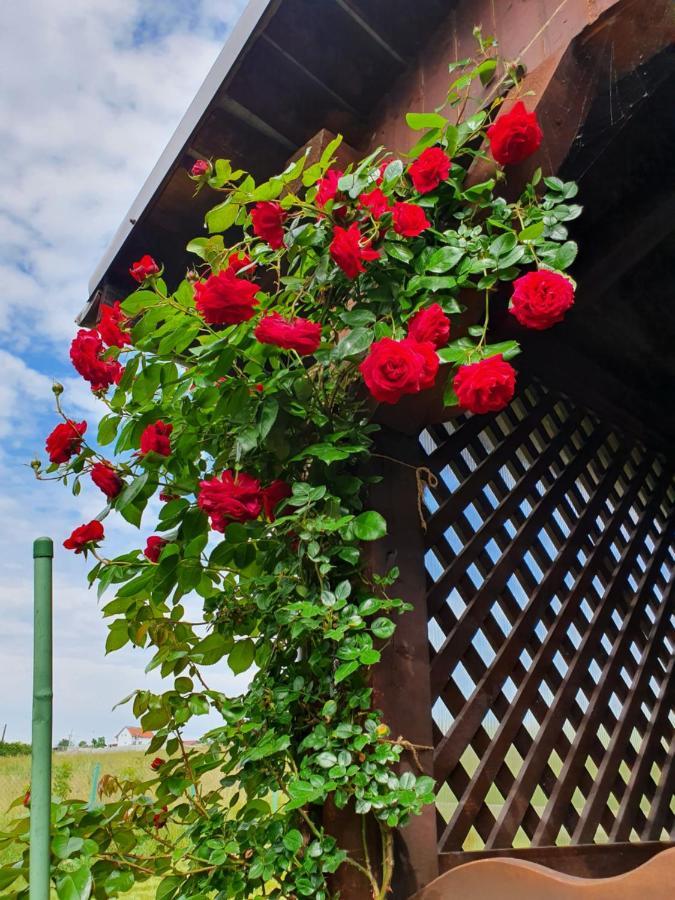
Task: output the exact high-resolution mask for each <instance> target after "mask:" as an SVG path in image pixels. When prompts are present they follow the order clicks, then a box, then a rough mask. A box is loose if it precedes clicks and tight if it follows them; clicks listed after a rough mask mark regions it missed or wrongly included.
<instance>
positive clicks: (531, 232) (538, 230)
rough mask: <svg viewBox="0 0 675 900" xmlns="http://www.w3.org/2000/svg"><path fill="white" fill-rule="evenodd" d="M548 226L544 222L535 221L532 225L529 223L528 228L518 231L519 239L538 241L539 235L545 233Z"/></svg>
mask: <svg viewBox="0 0 675 900" xmlns="http://www.w3.org/2000/svg"><path fill="white" fill-rule="evenodd" d="M545 228H546V226H545V225H544V223H543V222H533V223H532V225H528V226H527V228H523V230H522V231H521V232H519V233H518V240H519V241H536V239H537V238H538V237H541V235H542V234H543V233H544V229H545Z"/></svg>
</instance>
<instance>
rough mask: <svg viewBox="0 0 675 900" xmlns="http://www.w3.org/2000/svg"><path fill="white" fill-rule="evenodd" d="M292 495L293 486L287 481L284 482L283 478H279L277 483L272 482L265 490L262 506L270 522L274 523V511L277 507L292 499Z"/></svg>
mask: <svg viewBox="0 0 675 900" xmlns="http://www.w3.org/2000/svg"><path fill="white" fill-rule="evenodd" d="M291 493H292V491H291V486H290V485H289V484H286V482H285V481H282V480H281V478H277V480H276V481H273V482H271V484H268V485H267V487H266V488H263V491H262V505H263V510H264V511H265V516H266V517H267V520H268V521H269V522H274V518H275V517H274V511H275V509H276V507H277V506H278V505H279V503H281V501H282V500H285V499H286V498H287V497H290V496H291Z"/></svg>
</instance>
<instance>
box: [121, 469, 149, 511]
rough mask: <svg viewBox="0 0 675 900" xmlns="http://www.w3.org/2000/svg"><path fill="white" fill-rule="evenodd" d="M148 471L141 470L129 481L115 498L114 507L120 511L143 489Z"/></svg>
mask: <svg viewBox="0 0 675 900" xmlns="http://www.w3.org/2000/svg"><path fill="white" fill-rule="evenodd" d="M149 476H150V473H149V472H143V473H142V474H141V475H138V476H137V477H136V478H134V480H133V481H132V482H130V483H129V484H128V485H127V486H126V487H125V488H124V490H123V491H122V492H121V493H120V494H119V495H118V497H117V499H116V500H115V509H117V510H118V511H119V512H121V511H122V510H123V509H124V508H125V506H128V505H129V503H131V502H132V501H133V500H134V499H135V498H136V497H137V496H138V495H139V494H140V492H141V491H142V490H143V488H144V487H145V485H146V484H147V481H148V478H149Z"/></svg>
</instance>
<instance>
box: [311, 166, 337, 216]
mask: <svg viewBox="0 0 675 900" xmlns="http://www.w3.org/2000/svg"><path fill="white" fill-rule="evenodd" d="M341 178H342V172H339V171H338V170H337V169H328V171H327V172H326V174H325V175H324V176H323V178H319V180H318V182H317V184H318V187H319V189H318V191H317V192H316V197H315V198H314V202H315V203H316V205H317V206H320V207H321V208H322V209H323V207H324V206H325V205H326V203H328V201H329V200H335V197H336V196H337V192H338V181H339V180H340V179H341Z"/></svg>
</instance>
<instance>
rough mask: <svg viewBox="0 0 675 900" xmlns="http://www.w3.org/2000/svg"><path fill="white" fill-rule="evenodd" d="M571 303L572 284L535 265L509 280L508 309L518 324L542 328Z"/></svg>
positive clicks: (567, 279) (557, 273)
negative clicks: (514, 278) (511, 287)
mask: <svg viewBox="0 0 675 900" xmlns="http://www.w3.org/2000/svg"><path fill="white" fill-rule="evenodd" d="M573 303H574V286H573V285H572V282H571V281H570V280H569V278H565V276H564V275H561V274H560V273H559V272H551V271H550V270H549V269H539V271H537V272H528V273H527V275H523V276H522V277H521V278H517V279H516V280H515V281H514V282H513V296H512V297H511V303H510V304H509V310H510V312H511V313H512V314H513V315H514V316H515V317H516V319H518V321H519V322H520V324H521V325H524V326H525V327H526V328H536V329H537V330H542V329H544V328H550V327H551V325H555V324H556V322H562V320H563V318H564V317H565V313H566V312H567V310H568V309H569V308H570V306H572V304H573Z"/></svg>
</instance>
